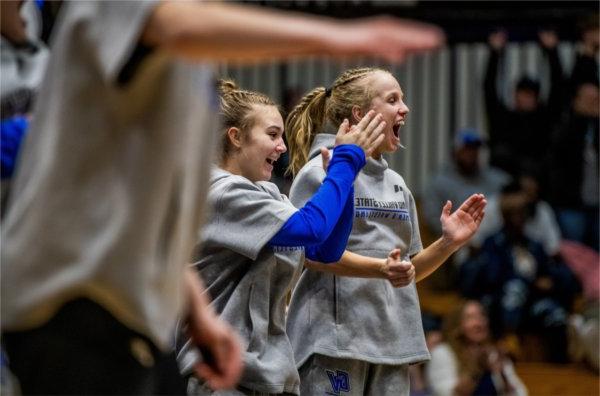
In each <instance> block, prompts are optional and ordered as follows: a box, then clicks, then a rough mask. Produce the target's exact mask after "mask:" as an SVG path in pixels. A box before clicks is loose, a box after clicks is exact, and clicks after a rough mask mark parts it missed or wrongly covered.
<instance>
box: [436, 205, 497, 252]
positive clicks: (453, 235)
mask: <svg viewBox="0 0 600 396" xmlns="http://www.w3.org/2000/svg"><path fill="white" fill-rule="evenodd" d="M486 204H487V201H486V200H485V197H484V196H483V194H473V195H471V196H470V197H469V198H467V200H466V201H465V202H463V204H462V205H460V207H459V208H458V209H457V210H455V211H454V213H452V214H451V213H450V212H451V210H452V202H450V201H447V202H446V204H445V205H444V207H443V208H442V215H441V217H440V221H441V223H442V238H443V240H444V241H445V243H446V244H448V245H450V246H452V247H454V248H456V249H458V248H459V247H461V246H462V245H464V244H465V243H466V242H467V241H468V240H469V239H471V237H472V236H473V235H474V234H475V232H476V231H477V230H478V229H479V225H480V224H481V220H483V216H484V214H485V205H486Z"/></svg>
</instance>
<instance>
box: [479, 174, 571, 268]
mask: <svg viewBox="0 0 600 396" xmlns="http://www.w3.org/2000/svg"><path fill="white" fill-rule="evenodd" d="M502 194H521V195H522V197H523V199H524V200H525V201H526V205H527V220H526V222H525V235H526V236H527V237H528V238H530V239H532V240H534V241H537V242H540V243H541V244H542V245H543V246H544V251H545V252H546V254H547V255H548V256H550V257H552V256H556V255H557V254H559V250H560V239H561V236H560V228H559V227H558V223H557V222H556V216H555V214H554V211H553V210H552V207H551V206H550V204H548V203H547V202H546V201H543V200H541V199H540V195H539V183H538V182H537V180H536V179H534V178H533V177H532V176H529V175H522V176H520V177H519V180H518V181H514V182H512V183H510V184H508V185H507V186H505V187H504V188H503V189H502V193H501V194H496V195H492V196H490V197H489V199H488V204H487V207H486V208H485V217H484V219H483V221H482V222H481V227H480V228H479V231H477V234H475V236H474V237H473V239H471V245H472V246H474V247H480V246H481V244H482V243H483V241H484V240H485V239H487V238H488V237H490V236H491V235H493V234H495V233H497V232H498V231H500V230H501V229H502V227H503V226H504V221H503V220H502V214H501V213H500V199H501V195H502Z"/></svg>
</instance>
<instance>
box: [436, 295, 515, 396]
mask: <svg viewBox="0 0 600 396" xmlns="http://www.w3.org/2000/svg"><path fill="white" fill-rule="evenodd" d="M443 330H444V341H445V342H442V343H441V344H438V345H437V346H435V347H434V348H433V349H432V350H431V361H430V362H429V363H427V365H426V368H425V372H426V379H427V384H428V386H429V389H430V390H431V393H432V395H435V396H467V395H486V396H487V395H513V396H524V395H527V389H526V388H525V386H524V385H523V383H522V382H521V380H520V379H519V377H518V376H517V374H516V372H515V369H514V366H513V364H512V362H511V361H510V359H509V358H508V357H507V356H505V354H504V353H503V352H502V350H501V349H499V348H497V347H496V346H495V345H494V343H493V342H492V338H491V333H490V329H489V325H488V318H487V315H486V313H485V310H484V308H483V306H482V305H481V304H480V303H479V302H477V301H473V300H471V301H466V302H465V303H463V304H462V305H461V306H459V307H458V308H457V309H456V310H455V311H454V312H452V313H451V314H450V315H449V316H448V317H447V318H446V320H445V322H444V327H443Z"/></svg>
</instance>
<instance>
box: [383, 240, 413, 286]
mask: <svg viewBox="0 0 600 396" xmlns="http://www.w3.org/2000/svg"><path fill="white" fill-rule="evenodd" d="M381 272H382V273H383V275H384V277H385V278H386V279H387V280H389V281H390V283H391V284H392V286H394V287H404V286H408V285H410V284H411V283H412V282H413V281H414V280H415V267H414V266H413V264H412V263H411V262H410V261H400V249H394V250H392V251H391V252H390V254H389V255H388V257H387V258H386V259H385V261H384V264H383V266H382V268H381Z"/></svg>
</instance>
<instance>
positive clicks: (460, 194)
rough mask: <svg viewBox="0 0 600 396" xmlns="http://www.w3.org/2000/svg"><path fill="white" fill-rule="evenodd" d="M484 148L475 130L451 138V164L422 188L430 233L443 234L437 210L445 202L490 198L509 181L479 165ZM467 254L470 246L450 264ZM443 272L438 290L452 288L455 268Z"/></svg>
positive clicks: (425, 214) (460, 132) (458, 253)
mask: <svg viewBox="0 0 600 396" xmlns="http://www.w3.org/2000/svg"><path fill="white" fill-rule="evenodd" d="M483 145H484V142H483V140H482V138H481V136H480V135H479V133H478V132H477V131H475V130H473V129H462V130H460V131H458V133H457V134H456V136H455V138H454V152H453V158H452V159H453V161H452V164H450V165H449V166H448V165H446V166H444V167H443V168H442V169H441V170H440V171H439V172H438V173H437V174H435V175H434V176H433V177H432V178H431V180H430V181H429V183H428V184H427V185H426V186H425V189H424V192H423V195H422V204H423V218H424V219H425V224H426V225H427V227H428V228H429V230H430V231H431V232H432V233H434V234H437V233H440V232H441V231H442V230H441V227H440V219H439V217H440V208H441V207H442V206H443V205H444V204H445V203H446V201H447V200H450V201H451V202H452V204H454V205H457V204H460V202H464V201H465V199H467V198H468V197H470V196H471V195H472V194H475V193H480V194H484V195H485V196H486V197H487V196H493V195H494V194H496V193H498V192H499V191H500V190H501V189H502V187H503V186H504V185H506V184H508V183H509V182H510V180H511V178H510V176H509V175H508V174H506V173H505V172H504V171H502V170H500V169H498V168H494V167H490V166H487V165H484V164H482V163H481V159H480V153H481V150H482V148H483ZM486 212H487V209H486ZM484 220H485V218H484ZM478 232H479V231H478ZM476 236H477V233H476V234H475V237H476ZM469 251H470V247H469V245H466V246H464V247H463V248H461V249H460V250H458V251H457V252H456V253H455V254H454V255H453V257H452V260H453V262H454V263H455V264H457V265H458V264H460V263H462V262H464V261H465V260H466V258H467V256H468V255H469ZM442 271H444V273H445V279H444V281H443V282H444V283H443V284H440V285H438V287H447V288H453V287H455V284H456V282H455V276H456V268H455V267H454V266H449V265H447V266H444V267H442V268H441V269H440V272H442Z"/></svg>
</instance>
